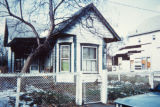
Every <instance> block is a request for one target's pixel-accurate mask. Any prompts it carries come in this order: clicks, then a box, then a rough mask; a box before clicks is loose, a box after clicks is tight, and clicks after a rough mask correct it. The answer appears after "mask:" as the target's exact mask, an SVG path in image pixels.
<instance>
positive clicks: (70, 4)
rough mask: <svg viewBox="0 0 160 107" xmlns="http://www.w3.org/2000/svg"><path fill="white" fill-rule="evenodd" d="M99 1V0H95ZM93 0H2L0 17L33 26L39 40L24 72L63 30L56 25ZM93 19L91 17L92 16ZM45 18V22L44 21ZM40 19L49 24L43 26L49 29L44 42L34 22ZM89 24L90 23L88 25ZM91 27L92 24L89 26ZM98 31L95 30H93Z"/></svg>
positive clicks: (23, 71)
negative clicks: (58, 29) (35, 57)
mask: <svg viewBox="0 0 160 107" xmlns="http://www.w3.org/2000/svg"><path fill="white" fill-rule="evenodd" d="M93 1H94V2H96V3H97V0H93ZM91 2H92V0H13V1H12V0H1V1H0V17H12V18H14V19H16V20H18V21H20V22H21V23H23V24H25V25H27V26H28V27H30V28H31V30H32V32H33V33H34V35H35V37H36V41H37V47H36V48H35V49H34V50H33V51H32V52H31V53H30V54H29V56H28V57H27V60H26V62H25V64H24V66H23V68H22V71H21V72H22V73H25V72H26V71H27V70H28V68H29V66H30V64H31V62H32V60H33V57H34V56H36V55H37V54H39V53H40V52H42V51H43V50H44V49H45V50H48V49H49V48H48V47H49V40H50V39H51V38H52V39H56V38H57V34H58V33H59V32H61V31H56V32H53V31H55V29H56V26H59V25H60V24H61V23H63V22H64V21H66V20H68V19H69V18H70V17H69V15H68V13H70V12H71V11H73V10H74V9H75V10H77V9H80V8H82V7H83V6H84V4H85V5H86V4H88V3H91ZM40 17H41V19H40ZM42 18H43V19H42ZM90 19H91V18H90ZM42 20H45V23H43V22H44V21H42ZM37 21H40V22H41V23H42V24H45V25H48V26H47V27H45V28H42V29H43V31H45V30H48V34H47V37H46V39H45V41H44V42H43V43H41V42H40V34H39V32H38V29H37V28H36V26H34V24H33V23H32V22H37ZM86 26H88V25H86ZM88 28H89V29H90V26H88ZM91 31H92V32H93V31H94V32H96V31H95V30H93V29H92V30H91Z"/></svg>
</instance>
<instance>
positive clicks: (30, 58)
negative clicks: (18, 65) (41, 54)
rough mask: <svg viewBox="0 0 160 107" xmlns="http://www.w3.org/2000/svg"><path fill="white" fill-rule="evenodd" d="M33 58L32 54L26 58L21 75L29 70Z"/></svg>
mask: <svg viewBox="0 0 160 107" xmlns="http://www.w3.org/2000/svg"><path fill="white" fill-rule="evenodd" d="M33 56H34V53H31V54H30V55H29V56H28V57H27V60H26V62H25V63H24V65H23V68H22V71H21V72H22V73H26V72H27V70H28V69H29V67H30V65H31V63H32V59H33Z"/></svg>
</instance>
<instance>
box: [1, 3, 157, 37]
mask: <svg viewBox="0 0 160 107" xmlns="http://www.w3.org/2000/svg"><path fill="white" fill-rule="evenodd" d="M102 1H103V2H101V4H100V5H99V6H98V7H97V8H98V9H99V10H100V12H101V13H102V14H103V16H104V17H105V18H106V19H107V20H108V22H109V23H110V24H111V25H112V27H113V28H114V29H115V30H116V32H117V33H118V34H119V36H121V37H122V36H123V37H124V36H126V35H127V34H128V33H129V32H132V31H134V30H136V27H137V26H138V25H139V24H140V23H142V22H143V21H145V20H146V19H148V18H151V17H154V16H157V15H160V0H102ZM3 24H4V20H0V34H3V33H4V25H3Z"/></svg>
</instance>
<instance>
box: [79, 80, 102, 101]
mask: <svg viewBox="0 0 160 107" xmlns="http://www.w3.org/2000/svg"><path fill="white" fill-rule="evenodd" d="M82 94H83V95H82V97H83V103H84V104H88V103H97V102H100V101H101V83H99V82H84V83H83V92H82Z"/></svg>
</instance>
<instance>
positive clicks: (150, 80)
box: [149, 73, 154, 89]
mask: <svg viewBox="0 0 160 107" xmlns="http://www.w3.org/2000/svg"><path fill="white" fill-rule="evenodd" d="M149 85H150V86H151V88H152V89H153V88H154V75H153V73H150V74H149Z"/></svg>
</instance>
